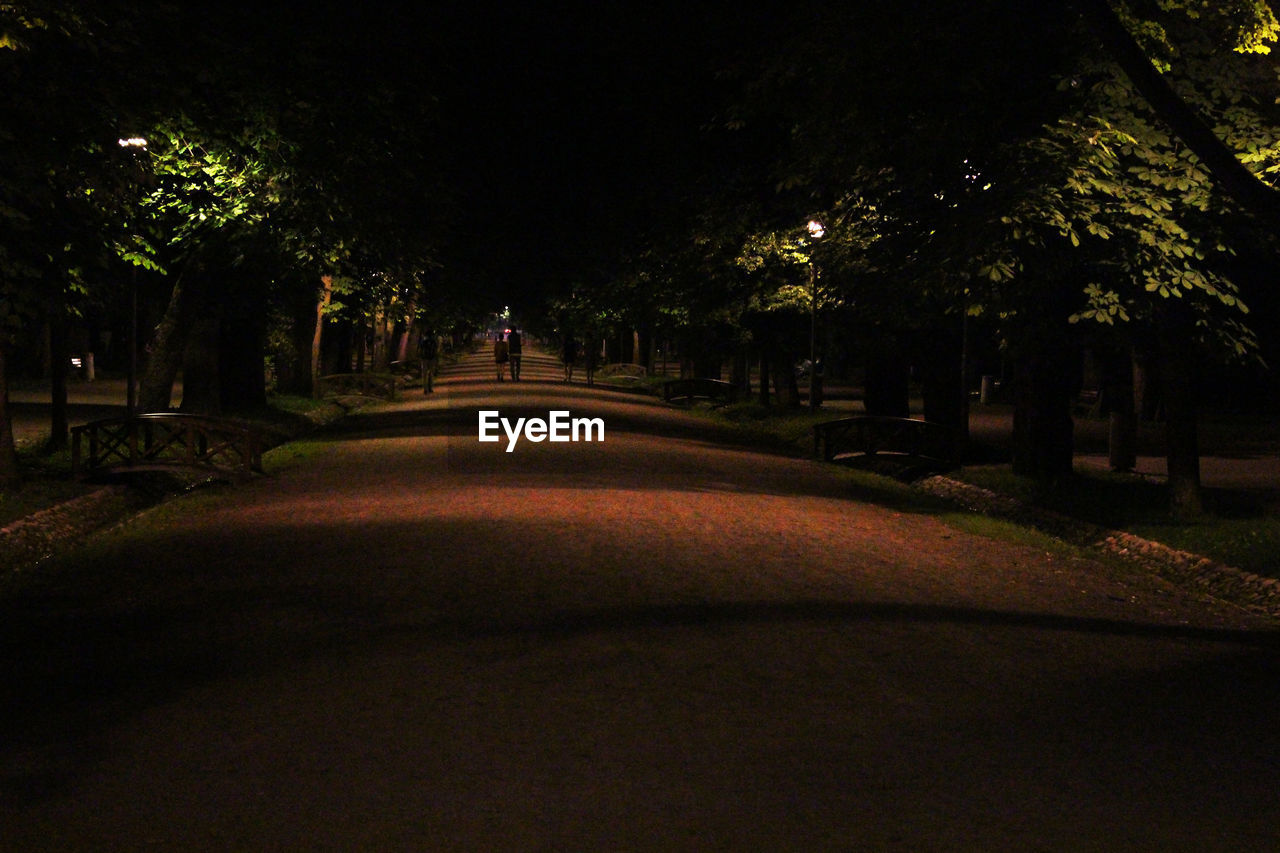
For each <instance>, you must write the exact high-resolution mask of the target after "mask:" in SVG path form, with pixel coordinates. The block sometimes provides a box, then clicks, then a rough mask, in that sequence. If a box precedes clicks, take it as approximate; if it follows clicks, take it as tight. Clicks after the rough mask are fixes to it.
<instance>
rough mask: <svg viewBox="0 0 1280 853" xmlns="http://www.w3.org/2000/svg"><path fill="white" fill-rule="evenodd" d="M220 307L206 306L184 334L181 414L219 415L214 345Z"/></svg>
mask: <svg viewBox="0 0 1280 853" xmlns="http://www.w3.org/2000/svg"><path fill="white" fill-rule="evenodd" d="M221 315H222V311H221V306H220V305H217V304H209V303H207V302H206V304H205V306H204V310H202V311H200V312H199V313H198V314H197V315H196V316H195V318H194V320H193V322H192V323H191V324H190V326H189V327H188V330H187V346H186V349H185V350H184V352H183V359H182V411H183V412H186V413H188V414H193V415H220V414H222V393H221V390H220V380H219V375H220V374H219V370H218V368H219V359H218V344H219V337H220V330H221V326H222V316H221Z"/></svg>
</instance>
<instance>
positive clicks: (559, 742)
mask: <svg viewBox="0 0 1280 853" xmlns="http://www.w3.org/2000/svg"><path fill="white" fill-rule="evenodd" d="M528 361H529V363H528V364H527V365H526V372H525V375H526V381H524V382H521V383H512V382H510V381H508V382H504V383H497V382H495V381H494V377H493V375H492V367H491V365H490V364H489V363H488V362H487V361H486V360H485V358H484V357H483V356H478V357H475V358H472V359H468V360H464V361H463V362H462V363H461V364H460V365H459V366H457V367H456V368H455V369H453V370H451V371H450V372H449V373H448V374H446V375H445V376H443V377H442V378H441V381H440V383H439V385H438V386H437V391H436V393H435V394H433V395H430V396H424V395H416V396H414V397H413V398H412V399H410V400H408V401H406V402H402V403H399V404H396V405H393V406H388V407H382V408H379V409H377V410H373V411H369V412H366V413H364V414H361V415H357V416H354V417H352V418H350V419H348V420H347V421H346V422H344V423H343V424H342V425H341V427H340V428H338V429H334V430H331V431H328V432H326V433H324V434H323V435H321V436H319V437H318V438H315V439H313V440H310V441H308V442H304V443H301V444H299V445H297V446H295V447H294V448H292V449H286V450H285V451H283V453H278V454H277V457H276V460H275V462H274V463H273V471H272V473H271V474H270V475H269V476H267V477H263V478H260V479H257V480H255V481H253V482H251V483H248V484H245V485H241V486H237V487H235V488H233V489H228V490H225V491H222V492H218V493H214V494H196V495H193V496H191V497H189V498H187V499H184V500H183V501H182V502H180V504H179V505H178V510H177V511H175V510H174V507H173V505H170V506H169V507H166V508H163V509H162V510H161V511H158V512H154V513H152V514H151V515H150V516H148V517H146V518H144V519H143V520H142V521H140V522H139V523H137V524H135V525H133V526H132V527H131V528H128V529H126V530H125V531H123V532H121V533H115V534H112V535H110V536H109V537H106V538H105V540H104V541H103V542H101V543H99V548H98V550H96V551H94V552H93V553H95V554H97V555H98V556H96V557H95V558H94V560H93V561H92V562H91V563H81V564H75V563H71V564H68V566H67V567H64V568H61V569H59V570H55V569H53V568H49V569H47V571H48V572H49V576H48V577H47V578H41V579H39V580H36V581H32V582H31V583H28V584H26V585H24V586H23V588H22V589H20V590H19V591H18V592H15V593H14V594H13V595H11V596H9V597H7V598H5V599H3V600H0V685H3V688H2V689H0V714H3V717H4V719H3V721H0V849H4V850H22V851H27V850H58V851H66V850H148V849H157V850H184V851H185V850H326V849H328V850H503V851H507V850H566V851H572V850H862V849H866V850H880V849H890V850H911V851H917V850H992V849H1007V850H1071V851H1076V850H1196V851H1205V850H1224V851H1225V850H1233V851H1237V850H1264V849H1277V848H1280V726H1277V725H1276V720H1277V708H1280V657H1278V652H1280V643H1278V642H1277V639H1278V637H1277V634H1276V626H1275V624H1274V623H1273V622H1269V621H1266V620H1264V619H1262V618H1260V617H1254V616H1251V615H1249V614H1246V613H1244V612H1242V611H1240V610H1236V609H1233V608H1231V607H1229V606H1227V605H1224V604H1221V603H1217V602H1213V601H1205V600H1200V599H1198V598H1196V597H1195V596H1194V595H1192V594H1190V593H1188V592H1186V591H1183V590H1179V589H1176V588H1174V587H1171V586H1169V585H1167V584H1165V583H1164V582H1162V581H1158V580H1156V579H1154V578H1150V577H1148V576H1146V575H1143V574H1142V573H1140V572H1139V571H1137V570H1129V569H1125V568H1117V567H1115V566H1104V565H1102V564H1099V563H1096V562H1093V561H1091V560H1089V559H1086V558H1082V557H1074V556H1069V555H1066V553H1065V552H1055V553H1048V552H1046V551H1045V550H1043V548H1039V547H1034V546H1032V545H1015V544H1009V543H1007V542H996V541H993V540H989V539H986V538H981V537H978V536H975V535H972V534H968V533H965V532H962V531H961V530H959V529H958V528H956V527H952V526H948V525H947V524H945V523H944V521H943V520H942V519H940V518H939V517H936V516H934V515H930V514H925V513H920V512H913V511H910V510H908V509H906V508H905V507H895V506H893V505H891V504H890V505H877V504H873V503H868V502H865V501H863V500H860V499H859V498H860V497H861V496H863V493H861V492H859V489H860V488H862V487H860V486H858V485H857V484H856V482H855V481H853V480H852V479H850V478H849V477H847V476H844V475H843V474H842V473H841V472H840V471H838V470H835V469H832V468H827V467H823V466H819V465H816V464H814V463H812V462H808V461H803V460H795V459H787V458H782V457H775V456H769V455H763V454H760V453H756V452H752V451H750V450H747V449H743V448H735V447H732V446H726V445H724V444H722V443H719V442H716V441H714V440H712V439H713V438H714V436H711V435H709V434H708V429H709V428H708V427H707V426H706V424H705V423H704V422H702V421H700V420H698V419H696V418H692V417H689V416H687V415H685V414H683V413H680V412H676V411H672V410H669V409H666V408H664V407H663V406H661V405H660V404H657V403H654V402H652V401H651V400H647V399H639V398H632V397H630V396H629V395H625V394H618V393H613V392H608V391H603V390H597V389H588V388H585V387H583V386H582V385H581V384H575V385H573V386H566V385H564V384H563V383H560V382H558V381H555V380H556V379H557V378H558V377H559V368H558V366H557V365H555V364H554V363H552V362H551V361H550V359H546V358H543V357H529V359H528ZM481 409H494V410H498V411H500V412H501V413H502V415H503V416H504V417H506V418H508V419H509V420H514V419H515V418H517V417H541V418H546V417H547V413H548V412H549V411H552V410H567V411H570V412H571V413H572V415H573V416H574V417H599V418H602V419H603V421H604V424H605V430H606V432H605V440H604V441H603V442H602V443H601V442H591V443H585V442H579V443H550V442H541V443H532V442H528V441H521V442H520V443H519V444H518V445H517V446H516V447H515V449H514V450H513V452H510V453H508V452H506V449H505V448H506V441H505V440H504V441H502V442H498V443H481V442H479V441H478V440H477V434H478V415H477V412H478V411H479V410H481Z"/></svg>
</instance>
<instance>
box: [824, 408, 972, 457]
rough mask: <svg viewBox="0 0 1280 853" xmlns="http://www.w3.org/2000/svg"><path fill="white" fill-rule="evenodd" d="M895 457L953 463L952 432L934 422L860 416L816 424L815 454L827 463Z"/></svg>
mask: <svg viewBox="0 0 1280 853" xmlns="http://www.w3.org/2000/svg"><path fill="white" fill-rule="evenodd" d="M878 454H894V455H897V456H903V457H907V458H909V459H910V460H913V461H918V462H920V463H922V464H925V465H927V466H930V467H937V468H950V467H952V466H953V464H954V457H955V441H954V436H953V435H952V432H951V430H949V429H947V428H946V427H944V426H942V425H941V424H935V423H933V422H932V421H923V420H917V419H915V418H889V417H879V416H874V415H860V416H857V417H852V418H841V419H840V420H835V421H827V422H825V423H820V424H814V427H813V455H814V456H815V457H817V458H818V459H821V460H823V461H825V462H834V461H838V460H840V459H843V458H849V457H854V456H876V455H878Z"/></svg>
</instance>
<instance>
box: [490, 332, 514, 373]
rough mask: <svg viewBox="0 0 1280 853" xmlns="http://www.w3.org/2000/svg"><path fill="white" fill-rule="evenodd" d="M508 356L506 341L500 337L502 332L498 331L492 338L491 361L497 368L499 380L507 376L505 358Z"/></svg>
mask: <svg viewBox="0 0 1280 853" xmlns="http://www.w3.org/2000/svg"><path fill="white" fill-rule="evenodd" d="M509 357H510V353H509V351H508V350H507V342H506V341H504V340H503V339H502V332H498V334H497V335H495V336H494V338H493V363H494V366H496V367H497V369H498V381H499V382H501V381H503V380H504V379H506V378H507V359H508V358H509Z"/></svg>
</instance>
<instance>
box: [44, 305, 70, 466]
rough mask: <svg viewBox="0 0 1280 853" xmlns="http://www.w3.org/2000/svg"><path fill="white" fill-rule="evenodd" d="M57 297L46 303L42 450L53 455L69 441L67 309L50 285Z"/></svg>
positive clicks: (63, 448) (64, 448)
mask: <svg viewBox="0 0 1280 853" xmlns="http://www.w3.org/2000/svg"><path fill="white" fill-rule="evenodd" d="M50 285H51V286H52V288H53V289H54V290H53V292H55V293H57V294H58V296H56V297H54V298H53V299H51V300H50V302H49V404H50V405H49V440H48V442H47V443H46V444H45V448H44V449H45V450H46V451H48V452H50V453H54V452H57V451H59V450H66V448H67V444H68V442H69V441H70V438H71V427H70V424H69V423H68V419H67V374H68V373H69V371H70V367H71V352H70V349H69V346H68V342H67V308H66V305H65V304H64V302H63V299H62V295H61V294H62V288H61V286H60V283H59V282H56V281H51V282H50Z"/></svg>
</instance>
